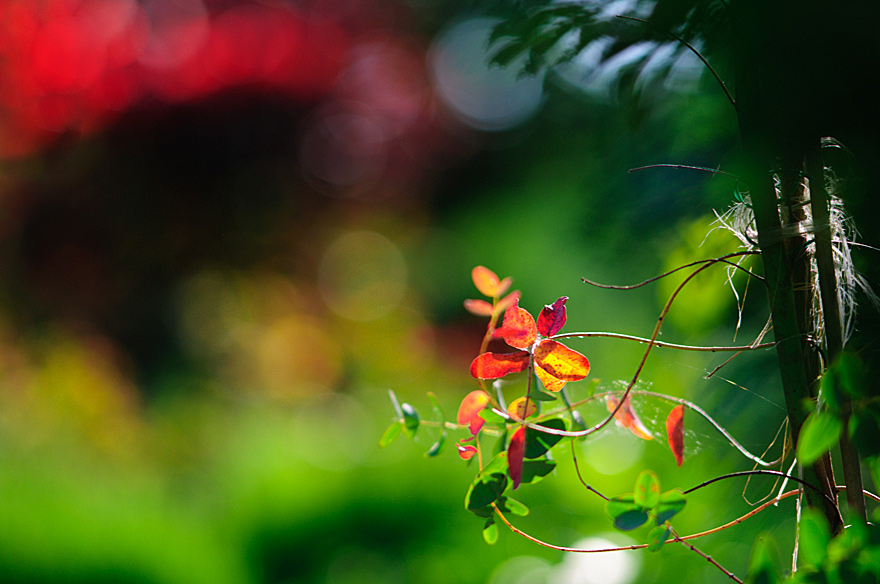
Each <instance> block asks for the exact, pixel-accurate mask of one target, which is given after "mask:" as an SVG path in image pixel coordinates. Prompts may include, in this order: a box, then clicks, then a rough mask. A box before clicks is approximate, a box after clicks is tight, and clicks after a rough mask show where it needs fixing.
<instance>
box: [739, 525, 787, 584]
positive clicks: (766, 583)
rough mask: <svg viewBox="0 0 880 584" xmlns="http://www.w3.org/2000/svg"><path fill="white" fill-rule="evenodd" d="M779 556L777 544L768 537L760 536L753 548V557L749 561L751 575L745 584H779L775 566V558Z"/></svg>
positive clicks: (749, 574)
mask: <svg viewBox="0 0 880 584" xmlns="http://www.w3.org/2000/svg"><path fill="white" fill-rule="evenodd" d="M776 555H777V550H776V544H775V543H774V541H773V539H772V538H771V537H770V536H769V535H767V534H762V535H759V536H758V538H757V539H756V540H755V544H754V545H753V546H752V556H751V558H750V559H749V573H748V576H746V579H745V584H779V576H777V575H776V568H775V567H774V565H773V558H774V557H775V556H776Z"/></svg>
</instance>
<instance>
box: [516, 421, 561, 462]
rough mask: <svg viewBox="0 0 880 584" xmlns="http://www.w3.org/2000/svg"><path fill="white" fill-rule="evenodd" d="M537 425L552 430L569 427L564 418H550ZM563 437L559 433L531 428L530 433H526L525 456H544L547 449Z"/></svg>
mask: <svg viewBox="0 0 880 584" xmlns="http://www.w3.org/2000/svg"><path fill="white" fill-rule="evenodd" d="M537 425H538V426H543V427H544V428H550V429H552V430H566V429H567V428H566V424H565V420H563V419H562V418H550V419H549V420H544V421H543V422H541V423H540V424H537ZM562 438H563V436H560V435H559V434H549V433H547V432H541V431H540V430H536V429H534V428H530V429H529V433H528V434H527V435H526V448H525V457H526V458H539V457H541V456H544V455H545V454H546V453H547V451H548V450H550V449H551V448H553V447H554V446H555V445H556V444H557V443H558V442H559V441H560V440H562Z"/></svg>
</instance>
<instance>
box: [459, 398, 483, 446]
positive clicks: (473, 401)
mask: <svg viewBox="0 0 880 584" xmlns="http://www.w3.org/2000/svg"><path fill="white" fill-rule="evenodd" d="M488 404H489V394H487V393H486V392H485V391H481V390H479V389H478V390H475V391H472V392H470V393H469V394H467V395H466V396H464V399H463V400H461V405H460V406H458V417H457V421H458V423H459V424H467V425H468V427H469V428H470V431H471V434H473V435H474V436H476V435H477V432H479V431H480V428H482V427H483V423H484V422H485V420H483V418H481V417H480V412H481V411H483V408H485V407H486V406H487V405H488Z"/></svg>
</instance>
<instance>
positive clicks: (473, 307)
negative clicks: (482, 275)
mask: <svg viewBox="0 0 880 584" xmlns="http://www.w3.org/2000/svg"><path fill="white" fill-rule="evenodd" d="M464 308H465V310H467V311H468V312H470V313H471V314H476V315H477V316H492V311H493V310H494V309H493V308H492V305H491V304H489V303H488V302H486V301H485V300H472V299H470V298H468V299H467V300H465V301H464Z"/></svg>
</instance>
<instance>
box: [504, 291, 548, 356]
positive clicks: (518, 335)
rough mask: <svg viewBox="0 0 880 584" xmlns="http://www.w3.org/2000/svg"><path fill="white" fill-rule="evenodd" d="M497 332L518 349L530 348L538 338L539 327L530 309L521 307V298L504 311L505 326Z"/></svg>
mask: <svg viewBox="0 0 880 584" xmlns="http://www.w3.org/2000/svg"><path fill="white" fill-rule="evenodd" d="M496 332H497V334H498V335H499V336H500V337H502V338H503V339H504V342H505V343H507V344H508V345H510V346H511V347H516V348H517V349H528V348H529V347H531V346H532V344H533V343H534V342H535V340H536V339H537V338H538V327H537V326H536V325H535V319H534V318H532V315H531V314H529V311H528V310H526V309H524V308H520V307H519V300H518V299H517V301H516V302H514V303H513V304H511V305H510V307H508V309H507V310H505V311H504V326H502V327H501V328H500V329H498V331H496Z"/></svg>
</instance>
